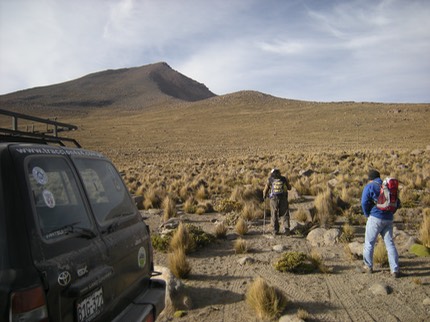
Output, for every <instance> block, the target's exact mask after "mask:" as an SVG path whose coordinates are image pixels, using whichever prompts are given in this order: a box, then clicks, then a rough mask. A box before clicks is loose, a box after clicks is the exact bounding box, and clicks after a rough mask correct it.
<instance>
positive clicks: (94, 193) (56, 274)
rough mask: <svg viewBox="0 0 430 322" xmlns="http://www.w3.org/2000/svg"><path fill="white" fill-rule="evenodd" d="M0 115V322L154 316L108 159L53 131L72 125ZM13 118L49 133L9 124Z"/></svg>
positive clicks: (143, 257)
mask: <svg viewBox="0 0 430 322" xmlns="http://www.w3.org/2000/svg"><path fill="white" fill-rule="evenodd" d="M0 115H7V116H11V117H12V128H11V129H6V128H0V320H1V321H76V322H81V321H154V320H155V319H156V318H157V316H158V315H159V313H160V312H161V311H162V310H163V308H164V298H165V290H166V286H165V283H164V282H163V281H162V280H159V279H156V278H153V277H154V276H155V275H157V273H156V272H154V264H153V254H152V246H151V239H150V236H149V229H148V227H147V225H146V224H145V222H144V219H142V217H141V215H140V213H139V211H138V209H137V207H136V205H135V204H134V202H133V199H132V198H131V196H130V194H129V192H128V190H127V188H126V186H125V185H124V183H123V181H122V179H121V176H120V175H119V173H118V171H117V170H116V169H115V167H114V166H113V164H112V163H111V162H110V161H109V160H108V159H107V158H105V157H104V156H103V155H101V154H100V153H98V152H93V151H88V150H84V149H81V148H80V146H79V144H78V143H77V142H76V141H74V140H73V139H70V138H65V137H59V136H58V132H60V131H65V130H73V129H76V127H74V126H73V125H70V124H65V123H60V122H56V121H51V120H44V119H41V118H36V117H32V116H28V115H24V114H18V113H14V112H9V111H5V110H0ZM21 119H22V120H30V121H33V122H39V123H45V124H46V126H47V128H48V127H52V129H50V130H48V131H43V132H37V131H35V130H34V129H32V130H31V131H29V130H28V129H27V130H25V131H23V130H19V127H18V120H21ZM27 122H28V121H27ZM67 141H68V142H73V143H75V144H76V145H77V147H75V148H70V147H66V146H65V143H66V142H67ZM48 143H49V144H48ZM54 143H57V144H54Z"/></svg>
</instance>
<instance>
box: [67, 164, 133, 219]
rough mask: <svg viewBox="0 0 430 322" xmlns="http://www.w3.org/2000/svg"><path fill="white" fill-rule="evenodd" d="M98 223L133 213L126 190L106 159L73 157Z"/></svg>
mask: <svg viewBox="0 0 430 322" xmlns="http://www.w3.org/2000/svg"><path fill="white" fill-rule="evenodd" d="M74 162H75V164H76V167H77V169H78V172H79V174H80V175H81V178H82V180H83V182H84V186H85V189H86V192H87V195H88V198H89V200H90V204H91V208H92V209H93V212H94V215H95V217H96V220H97V222H98V223H99V225H101V226H104V225H107V224H110V223H111V222H112V221H114V220H116V219H118V218H122V217H127V216H131V215H134V214H135V209H136V208H135V206H134V204H133V203H132V201H131V199H130V197H129V195H128V191H127V189H126V187H125V185H124V183H123V181H122V179H121V177H120V176H119V174H118V172H117V171H116V170H115V168H114V167H113V165H112V164H111V163H110V162H108V161H106V160H96V159H84V158H74Z"/></svg>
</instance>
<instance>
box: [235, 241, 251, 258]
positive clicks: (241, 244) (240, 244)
mask: <svg viewBox="0 0 430 322" xmlns="http://www.w3.org/2000/svg"><path fill="white" fill-rule="evenodd" d="M234 251H235V252H236V254H244V253H246V252H248V245H247V243H246V240H245V239H242V238H238V239H236V240H235V241H234Z"/></svg>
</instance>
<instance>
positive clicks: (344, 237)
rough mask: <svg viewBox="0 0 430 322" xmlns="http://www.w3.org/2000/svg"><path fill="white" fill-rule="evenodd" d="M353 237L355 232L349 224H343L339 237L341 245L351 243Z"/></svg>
mask: <svg viewBox="0 0 430 322" xmlns="http://www.w3.org/2000/svg"><path fill="white" fill-rule="evenodd" d="M354 237H355V230H354V227H352V226H351V225H350V224H348V223H345V224H344V225H343V226H342V234H341V235H340V241H341V242H343V243H349V242H351V241H352V240H353V239H354Z"/></svg>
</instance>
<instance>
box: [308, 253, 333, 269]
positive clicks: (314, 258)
mask: <svg viewBox="0 0 430 322" xmlns="http://www.w3.org/2000/svg"><path fill="white" fill-rule="evenodd" d="M308 259H309V260H310V261H311V263H312V265H313V266H314V267H315V268H317V269H318V270H319V271H320V272H321V273H324V274H327V273H330V272H331V270H330V268H329V267H328V266H327V265H326V264H325V263H324V260H323V258H322V256H321V255H320V254H319V253H318V252H316V251H315V250H312V251H311V253H310V254H309V255H308Z"/></svg>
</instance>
